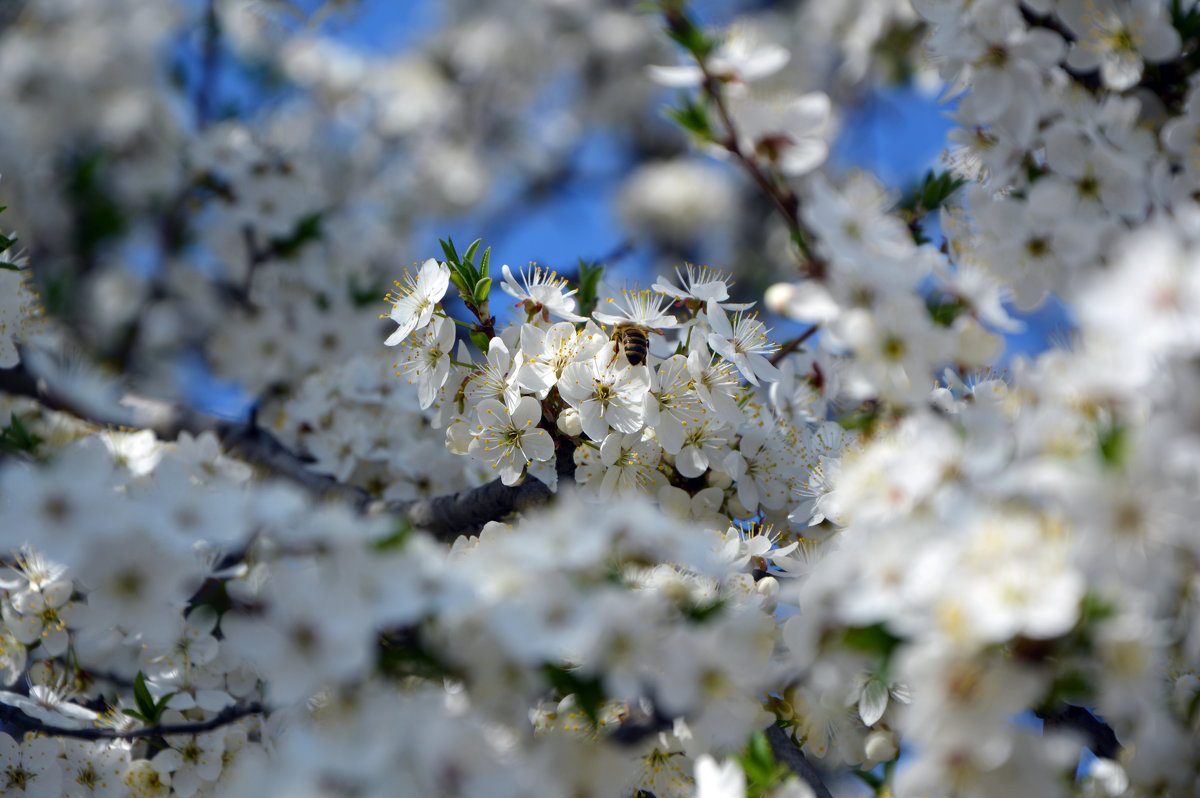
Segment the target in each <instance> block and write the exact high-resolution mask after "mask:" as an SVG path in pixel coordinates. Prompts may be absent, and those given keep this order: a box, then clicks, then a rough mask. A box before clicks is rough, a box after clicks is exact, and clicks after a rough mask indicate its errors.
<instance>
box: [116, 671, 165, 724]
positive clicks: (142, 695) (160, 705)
mask: <svg viewBox="0 0 1200 798" xmlns="http://www.w3.org/2000/svg"><path fill="white" fill-rule="evenodd" d="M174 695H175V693H167V694H166V695H164V696H163V697H162V698H160V699H158V701H155V700H154V697H153V696H151V695H150V690H149V689H147V687H146V677H145V675H144V674H143V673H142V672H141V671H138V673H137V676H136V677H135V678H134V680H133V700H134V702H135V703H136V704H137V709H124V710H122V711H123V712H124V713H125V714H126V715H128V716H129V717H131V718H137V719H138V720H140V721H142V722H143V723H145V724H146V725H148V726H153V725H155V724H156V723H158V721H159V719H160V718H162V713H163V710H165V709H166V708H167V702H168V701H170V700H171V698H172V697H173V696H174Z"/></svg>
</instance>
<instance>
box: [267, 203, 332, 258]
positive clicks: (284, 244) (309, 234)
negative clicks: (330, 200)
mask: <svg viewBox="0 0 1200 798" xmlns="http://www.w3.org/2000/svg"><path fill="white" fill-rule="evenodd" d="M320 237H321V214H320V213H311V214H309V215H308V216H305V217H302V218H301V219H299V220H298V221H297V222H296V227H295V228H294V229H293V230H292V232H291V234H290V235H287V236H284V237H283V238H273V239H271V251H272V252H274V253H275V254H276V255H277V256H279V257H281V258H290V257H291V256H293V255H295V254H296V253H297V252H299V251H300V248H301V247H303V246H304V245H305V244H307V243H308V242H309V241H316V240H318V239H319V238H320Z"/></svg>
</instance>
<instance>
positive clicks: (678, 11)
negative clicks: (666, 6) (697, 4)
mask: <svg viewBox="0 0 1200 798" xmlns="http://www.w3.org/2000/svg"><path fill="white" fill-rule="evenodd" d="M667 36H669V37H670V38H671V40H672V41H674V42H675V43H676V44H678V45H679V46H680V47H682V48H683V49H685V50H687V51H688V52H689V53H691V54H692V55H693V56H695V57H696V59H697V60H701V59H704V58H705V57H707V56H708V54H709V53H711V52H712V51H713V50H714V49H716V46H717V42H716V40H715V39H713V37H711V36H709V35H708V34H707V33H705V32H704V31H703V30H702V29H701V28H700V27H699V26H698V25H697V24H696V23H695V22H693V21H692V20H691V18H690V17H688V16H687V14H686V13H685V12H684V11H683V8H682V7H681V6H680V7H676V8H675V9H672V10H670V11H668V13H667Z"/></svg>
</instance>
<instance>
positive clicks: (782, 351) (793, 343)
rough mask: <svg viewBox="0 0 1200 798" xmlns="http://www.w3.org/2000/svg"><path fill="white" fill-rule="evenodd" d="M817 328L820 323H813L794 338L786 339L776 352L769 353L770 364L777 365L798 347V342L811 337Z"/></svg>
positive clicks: (800, 342)
mask: <svg viewBox="0 0 1200 798" xmlns="http://www.w3.org/2000/svg"><path fill="white" fill-rule="evenodd" d="M819 329H820V325H819V324H814V325H813V326H811V327H809V328H808V329H807V330H805V331H804V332H802V333H800V334H799V335H797V336H796V337H795V338H793V339H792V340H790V341H788V342H787V343H786V344H784V345H783V346H781V347H780V348H779V351H778V352H776V353H775V354H773V355H771V358H770V360H771V365H772V366H778V365H779V363H780V361H782V360H783V359H784V358H785V357H787V356H788V355H790V354H791V353H792V352H795V351H796V350H797V349H798V348H799V347H800V344H802V343H804V342H805V341H807V340H808V339H809V338H812V337H813V334H814V333H816V331H817V330H819Z"/></svg>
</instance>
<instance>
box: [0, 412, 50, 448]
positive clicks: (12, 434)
mask: <svg viewBox="0 0 1200 798" xmlns="http://www.w3.org/2000/svg"><path fill="white" fill-rule="evenodd" d="M41 443H42V439H41V438H40V437H39V436H37V435H34V434H33V433H31V432H30V431H29V430H28V428H26V426H25V424H24V422H22V421H21V419H20V417H18V416H17V414H16V413H10V414H9V423H8V426H7V427H5V428H3V429H0V449H6V450H8V451H10V452H28V453H31V454H32V453H33V452H34V450H35V449H37V447H38V445H39V444H41Z"/></svg>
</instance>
